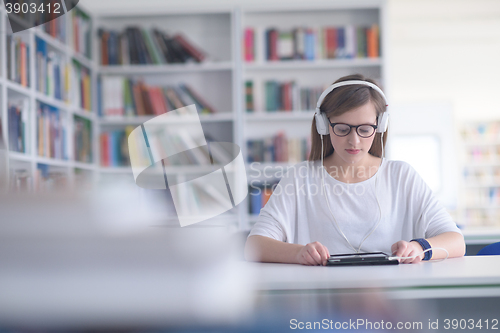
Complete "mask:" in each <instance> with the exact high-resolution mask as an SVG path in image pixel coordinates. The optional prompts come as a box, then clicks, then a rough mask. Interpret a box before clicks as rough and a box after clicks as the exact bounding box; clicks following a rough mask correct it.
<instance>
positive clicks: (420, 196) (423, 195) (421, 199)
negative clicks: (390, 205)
mask: <svg viewBox="0 0 500 333" xmlns="http://www.w3.org/2000/svg"><path fill="white" fill-rule="evenodd" d="M406 166H407V174H408V179H407V181H408V182H407V184H406V186H408V187H409V190H410V195H409V200H408V205H409V206H410V207H411V210H412V212H413V218H414V221H415V225H414V231H413V233H414V235H415V238H422V237H423V238H430V237H434V236H437V235H440V234H442V233H444V232H450V231H452V232H457V233H459V234H462V232H461V231H460V229H459V228H458V227H457V225H456V223H455V222H454V221H453V219H452V217H451V215H450V214H449V213H448V211H447V210H446V208H445V207H444V206H443V204H442V203H441V202H440V201H439V200H438V199H437V198H436V196H435V195H434V193H433V192H432V190H431V188H430V187H429V186H428V185H427V183H426V182H425V181H424V180H423V179H422V177H421V176H420V175H419V174H418V173H417V171H416V170H415V169H414V168H413V167H412V166H410V165H409V164H406Z"/></svg>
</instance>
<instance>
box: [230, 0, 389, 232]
mask: <svg viewBox="0 0 500 333" xmlns="http://www.w3.org/2000/svg"><path fill="white" fill-rule="evenodd" d="M385 16H386V7H385V2H384V1H364V2H360V3H352V4H346V3H339V2H331V3H330V4H329V5H324V6H319V5H318V6H315V5H311V6H295V8H294V6H290V7H289V8H288V9H287V10H283V9H277V8H274V9H269V8H246V9H243V10H242V24H241V27H240V28H241V30H240V31H241V32H240V35H241V36H243V37H242V38H243V40H242V44H243V45H242V47H243V50H244V51H243V52H244V54H243V61H242V64H241V67H242V86H243V90H244V91H243V94H244V96H243V105H242V106H241V111H242V112H241V115H242V122H243V138H244V140H243V142H242V144H243V149H244V150H245V156H246V157H247V171H248V173H247V175H248V180H249V185H250V189H251V190H255V189H256V188H257V187H260V188H261V189H262V203H261V204H262V205H263V204H264V203H265V202H267V199H268V198H269V195H270V194H269V192H270V189H271V188H272V187H273V185H274V184H276V182H277V181H279V179H280V175H282V174H283V172H284V171H285V170H286V169H287V168H288V167H290V166H292V165H293V164H295V163H297V162H298V161H301V160H303V156H307V155H304V152H303V151H299V153H297V151H298V150H299V148H297V140H307V148H306V150H307V152H308V151H309V149H310V142H309V137H310V133H311V125H312V119H313V115H314V108H315V105H316V101H317V98H318V97H319V94H320V93H321V92H322V91H323V90H324V89H325V88H326V87H327V86H329V85H330V84H332V83H333V81H335V80H336V79H337V78H339V77H341V76H344V75H348V74H352V73H361V74H363V75H365V76H367V77H370V78H374V79H376V80H377V81H379V82H380V83H381V84H382V85H383V87H384V89H386V90H387V84H386V66H385V61H386V58H385V57H384V55H386V54H387V53H386V43H385V41H386V38H385V33H386V28H385V24H384V22H385V19H384V18H385ZM374 25H375V26H376V28H377V29H378V32H377V34H378V37H377V38H376V40H377V43H378V44H379V45H378V47H377V52H376V54H374V53H370V54H367V53H363V54H359V55H358V47H360V45H365V46H366V45H368V44H364V43H365V42H361V39H359V38H358V39H357V40H358V41H359V43H360V44H359V45H357V43H356V42H354V41H355V40H356V38H353V37H352V36H353V35H352V33H353V32H354V33H356V31H357V30H360V31H361V30H362V29H370V28H372V27H373V26H374ZM332 28H334V29H332ZM374 29H375V28H374ZM347 30H349V33H348V32H347ZM363 31H368V30H363ZM373 31H375V30H373ZM272 34H276V37H273V36H272ZM332 34H333V35H332ZM335 34H336V35H335ZM305 35H309V36H305ZM328 36H330V37H328ZM331 36H337V37H338V36H343V37H339V38H342V40H343V42H341V41H340V40H339V39H336V41H338V42H339V43H338V44H337V45H336V46H335V43H334V44H333V45H332V42H331V40H332V39H331V38H333V37H331ZM374 36H376V35H374ZM273 38H276V39H275V40H273ZM329 38H330V39H329ZM302 40H303V41H304V42H301V41H302ZM372 41H373V37H372ZM342 46H344V47H342ZM249 49H250V50H251V51H250V52H249V53H248V50H249ZM334 50H336V51H335V52H332V51H334ZM248 82H251V85H249V84H248ZM273 85H274V86H278V87H279V88H278V89H279V90H277V91H278V96H277V99H278V102H276V101H275V99H276V96H274V93H273V89H276V88H273ZM249 86H251V88H248V87H249ZM248 90H251V91H252V94H251V96H252V98H251V99H250V100H251V101H252V102H251V104H253V105H251V106H253V108H252V107H250V108H249V107H248V105H247V96H246V95H247V94H248V93H247V91H248ZM274 91H276V90H274ZM273 99H274V100H273ZM287 99H288V100H289V101H288V102H287ZM249 109H250V110H249ZM279 135H282V136H283V137H284V138H286V139H284V140H285V144H284V145H283V147H282V148H277V146H276V144H273V143H275V142H277V141H270V140H271V139H269V138H273V137H276V136H279ZM254 140H256V141H259V140H263V144H262V143H259V145H260V148H258V149H264V150H269V149H271V151H272V150H273V148H274V151H275V152H276V149H280V150H287V152H288V157H289V160H288V161H286V160H285V161H284V160H282V158H277V156H276V154H274V159H273V160H274V162H273V161H269V155H268V156H267V158H266V157H265V154H264V160H263V161H259V162H253V163H251V162H249V161H250V160H252V159H253V158H252V157H251V156H253V153H252V152H253V151H254V149H255V148H254V143H253V142H252V141H254ZM249 141H251V142H250V143H249ZM266 141H267V143H266ZM270 142H273V143H270ZM262 147H263V148H262ZM293 147H295V148H293ZM302 150H303V149H302ZM248 158H250V160H249V159H248ZM259 158H260V159H262V154H261V156H260V157H258V159H259ZM253 160H255V159H253ZM271 192H272V191H271ZM252 200H253V202H250V201H252ZM257 201H259V199H256V198H253V197H252V196H249V200H247V203H246V210H245V212H244V214H243V216H242V219H243V222H242V224H243V225H244V226H245V227H246V228H250V227H251V226H252V225H253V224H254V223H255V221H256V219H257V216H258V215H257V214H258V211H260V209H259V208H258V207H257V206H258V205H257ZM249 207H251V208H249Z"/></svg>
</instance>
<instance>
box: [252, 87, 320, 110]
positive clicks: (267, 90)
mask: <svg viewBox="0 0 500 333" xmlns="http://www.w3.org/2000/svg"><path fill="white" fill-rule="evenodd" d="M256 89H259V87H255V86H254V83H253V81H251V80H248V81H246V83H245V101H246V111H247V112H254V111H262V110H256V107H255V105H256V102H258V101H256V97H255V95H257V94H256V93H258V92H256V91H255V90H256ZM262 89H263V90H264V94H263V95H264V103H263V104H264V105H263V109H264V110H265V111H267V112H276V111H299V110H301V111H304V110H314V109H315V108H316V103H317V101H318V98H319V96H320V95H321V93H322V92H323V90H324V88H323V87H300V86H299V85H298V84H297V83H296V82H294V81H286V82H279V81H276V80H269V81H266V82H264V87H263V88H262Z"/></svg>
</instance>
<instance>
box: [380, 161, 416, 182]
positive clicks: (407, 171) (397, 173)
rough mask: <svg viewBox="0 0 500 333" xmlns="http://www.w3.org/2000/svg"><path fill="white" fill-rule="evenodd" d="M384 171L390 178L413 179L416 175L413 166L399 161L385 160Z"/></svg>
mask: <svg viewBox="0 0 500 333" xmlns="http://www.w3.org/2000/svg"><path fill="white" fill-rule="evenodd" d="M384 162H385V163H386V169H387V170H388V174H389V175H390V176H391V177H398V178H399V177H414V176H415V175H418V173H417V171H416V170H415V168H413V166H412V165H411V164H410V163H408V162H405V161H399V160H385V159H384Z"/></svg>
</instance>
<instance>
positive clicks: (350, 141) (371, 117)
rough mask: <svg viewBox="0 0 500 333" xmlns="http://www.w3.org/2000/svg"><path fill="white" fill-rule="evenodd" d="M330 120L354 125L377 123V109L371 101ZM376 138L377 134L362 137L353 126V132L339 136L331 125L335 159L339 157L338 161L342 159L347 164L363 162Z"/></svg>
mask: <svg viewBox="0 0 500 333" xmlns="http://www.w3.org/2000/svg"><path fill="white" fill-rule="evenodd" d="M330 122H331V123H344V124H349V125H354V126H356V125H365V124H369V125H377V111H376V110H375V106H374V105H373V103H372V102H371V101H370V102H368V103H366V104H365V105H362V106H360V107H359V108H357V109H353V110H351V111H347V112H346V113H344V114H342V115H340V116H332V117H330ZM374 138H375V134H373V135H372V136H371V137H369V138H362V137H360V136H359V135H358V133H357V132H356V130H355V129H354V128H351V132H350V133H349V134H348V135H347V136H343V137H339V136H337V135H336V134H335V133H333V128H332V126H330V140H331V142H332V146H333V148H334V150H335V151H334V159H337V161H338V162H341V160H342V161H343V162H344V163H347V164H363V163H364V162H365V161H366V159H367V157H368V151H369V150H370V148H371V146H372V143H373V140H374ZM338 159H341V160H338Z"/></svg>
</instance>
